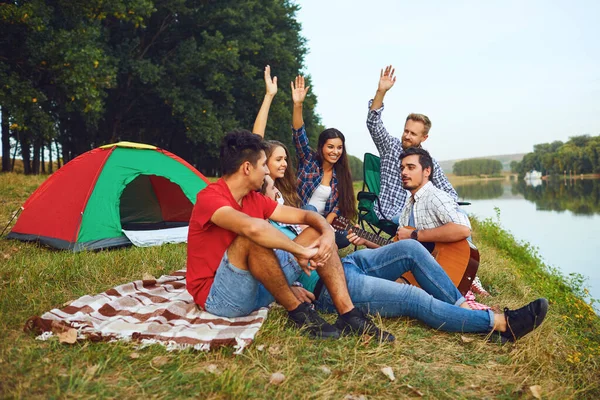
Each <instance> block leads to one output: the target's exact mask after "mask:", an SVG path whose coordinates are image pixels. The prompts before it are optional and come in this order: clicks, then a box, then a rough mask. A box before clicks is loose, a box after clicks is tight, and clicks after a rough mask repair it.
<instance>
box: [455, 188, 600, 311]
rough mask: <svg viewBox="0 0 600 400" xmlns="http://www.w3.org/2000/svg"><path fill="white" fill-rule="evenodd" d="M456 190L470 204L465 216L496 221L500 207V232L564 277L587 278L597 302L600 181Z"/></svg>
mask: <svg viewBox="0 0 600 400" xmlns="http://www.w3.org/2000/svg"><path fill="white" fill-rule="evenodd" d="M456 190H457V192H458V194H459V197H460V200H461V201H462V200H464V201H470V202H472V204H471V205H470V206H464V209H465V210H466V211H467V212H468V213H469V214H473V215H475V216H477V217H479V218H480V219H484V218H492V219H493V220H494V221H496V222H498V219H497V218H496V210H495V209H496V208H498V209H499V210H500V221H499V222H500V225H501V226H502V227H503V228H505V229H506V230H508V231H510V232H511V233H512V234H513V235H514V236H515V238H517V239H518V240H523V241H526V242H529V243H531V244H532V245H533V246H535V247H537V248H538V249H539V253H540V255H541V256H542V258H543V260H544V261H545V262H546V264H548V265H551V266H554V267H557V268H559V269H560V270H561V271H562V272H563V274H565V275H568V274H569V273H572V272H576V273H579V274H582V275H584V276H585V277H587V278H588V280H587V282H586V288H587V289H588V290H589V291H590V293H591V296H592V297H593V298H595V299H600V261H599V259H600V180H598V179H584V180H568V179H567V180H561V181H554V182H547V181H541V180H538V181H534V182H527V183H526V182H524V181H512V182H509V181H487V182H482V181H480V182H477V183H474V184H464V185H460V186H456ZM596 308H598V306H596Z"/></svg>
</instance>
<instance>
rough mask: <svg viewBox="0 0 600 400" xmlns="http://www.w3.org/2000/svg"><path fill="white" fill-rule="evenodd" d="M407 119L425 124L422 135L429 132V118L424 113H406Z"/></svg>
mask: <svg viewBox="0 0 600 400" xmlns="http://www.w3.org/2000/svg"><path fill="white" fill-rule="evenodd" d="M408 120H411V121H415V122H420V123H422V124H423V125H424V126H425V130H424V131H423V135H427V134H429V130H430V129H431V120H430V119H429V117H428V116H427V115H425V114H408V117H406V121H407V122H408Z"/></svg>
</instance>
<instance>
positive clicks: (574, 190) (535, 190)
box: [512, 179, 600, 215]
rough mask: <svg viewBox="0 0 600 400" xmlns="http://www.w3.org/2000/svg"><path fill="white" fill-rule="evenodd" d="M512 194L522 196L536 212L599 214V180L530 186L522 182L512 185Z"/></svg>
mask: <svg viewBox="0 0 600 400" xmlns="http://www.w3.org/2000/svg"><path fill="white" fill-rule="evenodd" d="M512 193H513V194H517V193H518V194H522V195H523V196H524V197H525V199H526V200H529V201H531V202H533V203H535V204H536V207H537V209H538V210H549V211H565V210H569V211H572V212H573V213H574V214H576V215H593V214H600V180H598V179H583V180H581V179H580V180H564V181H556V180H555V181H543V182H542V184H541V185H538V186H530V185H527V183H526V182H524V181H518V182H516V183H513V185H512Z"/></svg>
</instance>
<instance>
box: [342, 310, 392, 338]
mask: <svg viewBox="0 0 600 400" xmlns="http://www.w3.org/2000/svg"><path fill="white" fill-rule="evenodd" d="M334 326H335V327H336V328H338V329H339V330H340V331H341V332H342V335H363V334H367V335H371V336H374V337H376V338H377V339H378V340H379V341H380V342H393V341H394V340H396V338H395V337H394V335H392V334H391V333H389V332H385V331H382V330H380V329H379V328H378V327H377V325H375V324H374V323H373V321H372V320H371V318H369V317H368V316H367V315H365V314H364V313H363V312H362V311H361V310H359V309H358V308H353V309H352V310H351V311H349V312H347V313H346V314H343V315H340V316H339V317H338V319H337V321H335V324H334Z"/></svg>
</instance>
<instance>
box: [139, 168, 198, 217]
mask: <svg viewBox="0 0 600 400" xmlns="http://www.w3.org/2000/svg"><path fill="white" fill-rule="evenodd" d="M150 182H151V183H152V188H153V189H154V194H155V195H156V198H157V199H158V203H159V204H160V210H161V213H162V218H163V221H171V222H188V221H189V220H190V217H191V215H192V208H193V207H194V205H193V204H192V202H191V201H190V200H189V199H188V198H187V197H186V196H185V194H183V191H182V190H181V188H180V187H179V185H177V184H175V183H173V182H171V181H170V180H168V179H166V178H163V177H161V176H156V175H150Z"/></svg>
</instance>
